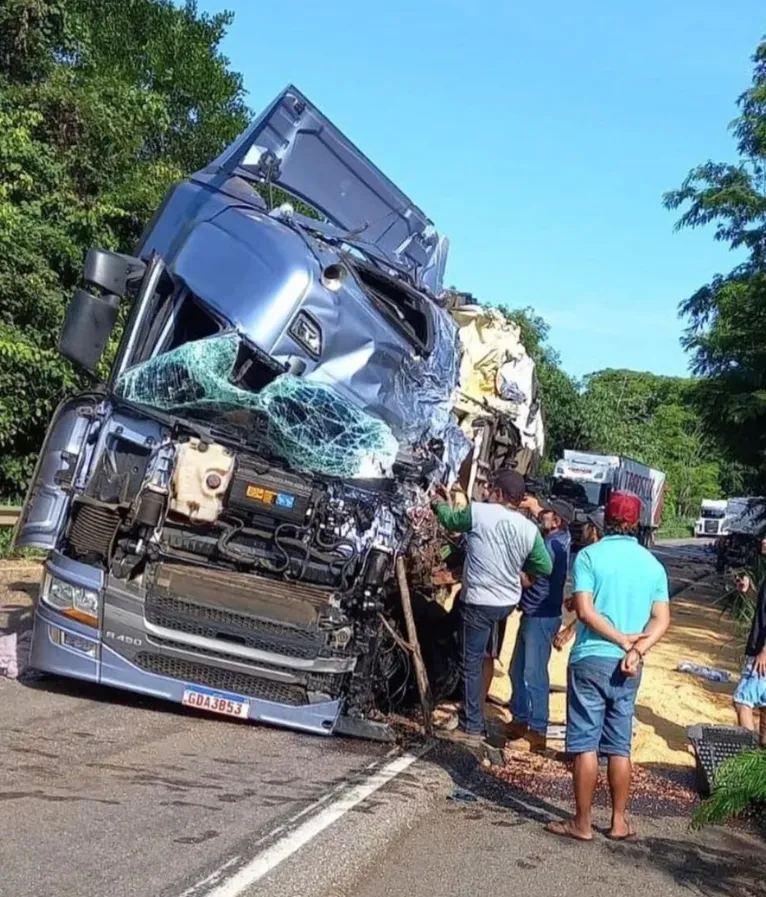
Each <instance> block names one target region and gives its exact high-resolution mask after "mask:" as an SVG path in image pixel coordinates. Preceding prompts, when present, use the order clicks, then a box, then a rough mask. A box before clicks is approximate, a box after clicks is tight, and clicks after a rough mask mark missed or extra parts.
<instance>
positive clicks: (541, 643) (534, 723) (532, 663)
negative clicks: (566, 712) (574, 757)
mask: <svg viewBox="0 0 766 897" xmlns="http://www.w3.org/2000/svg"><path fill="white" fill-rule="evenodd" d="M560 626H561V617H527V616H522V618H521V625H520V626H519V634H518V636H517V637H516V647H515V648H514V649H513V658H512V660H511V687H512V692H511V714H512V715H513V721H514V722H515V723H526V724H527V725H528V726H529V728H530V729H532V730H533V731H534V732H538V733H539V734H540V735H545V733H546V732H547V731H548V712H549V707H550V688H551V680H550V676H549V675H548V664H549V662H550V659H551V649H552V648H553V639H554V638H555V637H556V633H557V632H558V631H559V627H560Z"/></svg>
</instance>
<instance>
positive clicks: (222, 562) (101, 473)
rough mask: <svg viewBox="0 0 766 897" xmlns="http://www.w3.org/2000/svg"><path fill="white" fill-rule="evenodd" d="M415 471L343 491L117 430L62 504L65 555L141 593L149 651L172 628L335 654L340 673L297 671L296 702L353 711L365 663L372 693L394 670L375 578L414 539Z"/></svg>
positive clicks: (369, 695)
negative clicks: (299, 693) (69, 503)
mask: <svg viewBox="0 0 766 897" xmlns="http://www.w3.org/2000/svg"><path fill="white" fill-rule="evenodd" d="M408 474H409V477H408ZM416 477H417V468H416V467H414V466H413V467H412V468H411V469H409V468H405V469H403V471H400V476H399V478H398V479H397V480H392V479H388V480H373V481H359V480H357V481H353V483H351V484H349V483H347V482H346V483H343V482H339V481H335V480H330V479H325V478H320V477H313V478H312V477H309V476H304V475H298V474H295V473H293V472H291V471H288V470H286V469H285V468H284V467H282V466H279V465H278V464H276V463H274V462H273V461H269V460H266V459H265V458H261V457H258V456H257V455H255V454H251V453H244V452H241V451H237V450H236V449H234V448H231V447H227V446H224V445H221V444H218V443H215V442H206V441H204V440H202V439H199V438H197V437H191V438H186V439H184V440H183V441H170V440H169V441H168V442H166V443H164V444H161V445H157V446H152V447H151V448H150V449H147V450H143V451H141V450H139V447H138V446H137V445H136V444H134V443H132V442H130V441H128V440H127V439H124V438H121V437H120V436H119V435H117V436H115V437H114V438H113V439H112V440H111V444H110V450H108V451H105V452H104V453H103V454H102V456H101V459H100V462H99V466H98V467H97V469H96V472H95V474H94V476H92V477H91V479H90V481H89V483H88V485H87V487H86V490H85V492H84V493H82V494H80V495H77V496H76V498H75V509H74V512H73V515H72V523H71V525H70V528H69V531H68V533H67V544H66V549H65V551H66V553H67V554H68V555H69V556H70V557H72V558H73V559H75V560H80V561H85V562H87V563H90V564H98V565H99V566H102V567H103V568H104V569H105V570H107V571H108V573H109V575H110V577H111V578H112V579H113V580H114V581H115V582H119V583H122V584H123V586H124V587H126V588H128V589H129V590H130V591H131V592H134V593H138V594H140V595H141V596H142V597H143V601H144V616H145V621H146V623H147V624H148V625H149V626H151V627H155V629H156V631H158V632H160V631H161V633H162V635H161V637H160V638H159V642H158V644H159V645H160V646H162V643H163V640H165V641H167V642H168V643H170V642H172V639H173V633H178V632H182V633H186V634H189V633H192V634H194V635H195V636H197V637H199V638H201V639H205V640H208V641H207V642H205V644H208V643H209V644H214V645H216V646H217V647H218V648H219V649H220V650H222V651H223V650H226V647H227V646H231V645H237V646H246V647H252V648H257V649H260V650H265V651H272V652H274V654H277V655H278V654H283V655H287V656H292V657H305V658H307V659H312V658H314V659H315V658H321V657H328V658H335V659H336V660H337V659H338V658H345V659H347V660H348V663H347V664H346V666H347V669H348V673H349V674H351V673H353V675H339V674H336V673H328V674H327V675H326V676H321V675H320V676H317V675H313V676H307V677H303V678H304V681H303V682H302V685H303V687H304V688H305V694H304V696H303V697H304V700H308V701H318V700H321V699H323V698H324V697H326V696H328V695H329V696H330V697H332V698H337V697H339V696H341V695H342V696H344V697H346V698H347V699H348V703H349V706H350V707H351V708H352V709H353V707H356V709H358V710H359V711H362V710H366V709H369V707H370V706H371V705H372V704H373V703H374V701H375V698H376V695H375V694H374V686H375V682H376V679H377V680H378V682H377V684H378V686H381V684H382V683H381V682H380V681H379V677H376V676H374V675H372V674H371V669H372V667H373V666H374V665H375V664H379V663H381V662H382V663H383V664H384V665H385V666H386V676H385V677H384V678H385V679H386V681H385V683H384V687H383V689H382V691H381V692H380V693H379V694H378V695H377V697H378V698H379V699H380V697H381V695H383V696H385V694H387V693H389V692H390V687H391V683H390V681H389V680H391V678H392V677H393V678H396V676H397V672H398V674H399V678H402V677H403V676H404V675H405V672H402V670H401V668H400V667H401V664H402V663H403V659H402V658H401V657H398V658H397V659H396V661H395V662H394V660H393V659H392V657H391V656H386V650H387V649H386V646H385V645H383V642H384V641H385V639H383V640H382V639H381V632H380V630H381V623H380V616H381V615H382V616H384V617H385V618H386V619H387V620H388V621H389V622H388V629H389V630H390V629H391V628H393V629H396V628H397V627H398V623H397V619H396V618H397V611H396V609H395V608H394V602H393V601H392V600H391V595H390V594H389V591H390V590H387V589H386V584H387V582H388V581H390V578H391V573H392V567H393V559H394V555H395V553H396V552H398V551H401V550H403V549H404V548H405V547H406V543H407V541H408V539H413V538H414V539H415V540H417V536H418V532H419V528H418V526H417V525H416V526H413V513H414V511H413V509H414V508H416V507H417V506H418V505H420V506H421V507H422V508H426V507H427V506H426V499H425V493H424V492H423V490H422V489H421V488H420V487H419V486H418V484H417V482H416ZM405 509H406V510H405ZM429 513H430V512H429ZM426 516H427V515H426ZM423 535H425V533H424V534H423ZM381 651H382V652H383V653H382V654H380V652H381ZM391 653H392V652H391V651H389V655H390V654H391ZM141 660H142V659H141V658H140V657H139V658H138V661H137V662H139V663H140V662H141ZM152 662H153V663H156V661H155V660H153V661H152ZM397 665H398V667H397ZM395 667H397V669H395ZM183 674H184V675H185V676H186V677H187V678H188V677H189V676H190V675H191V672H190V671H189V670H184V671H183ZM402 687H403V686H402ZM280 700H282V698H280Z"/></svg>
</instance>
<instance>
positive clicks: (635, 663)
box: [620, 645, 644, 676]
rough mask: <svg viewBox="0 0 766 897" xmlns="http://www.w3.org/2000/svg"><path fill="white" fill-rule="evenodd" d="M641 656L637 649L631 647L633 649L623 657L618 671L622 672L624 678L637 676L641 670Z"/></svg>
mask: <svg viewBox="0 0 766 897" xmlns="http://www.w3.org/2000/svg"><path fill="white" fill-rule="evenodd" d="M643 659H644V658H643V656H642V655H641V652H640V651H639V649H638V648H637V647H636V646H635V645H633V647H632V648H631V649H630V650H629V651H628V653H627V654H626V655H625V657H623V658H622V663H621V664H620V670H622V672H623V674H624V675H625V676H637V675H638V672H639V670H640V669H641V662H642V661H643Z"/></svg>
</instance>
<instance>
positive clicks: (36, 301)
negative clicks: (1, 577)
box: [0, 0, 249, 499]
mask: <svg viewBox="0 0 766 897" xmlns="http://www.w3.org/2000/svg"><path fill="white" fill-rule="evenodd" d="M230 22H231V16H230V15H229V14H228V13H222V14H219V15H214V16H211V15H207V14H205V13H200V12H199V11H198V10H197V8H196V5H195V4H194V3H192V2H188V3H186V4H185V5H179V4H174V3H172V2H170V0H129V2H122V3H117V2H114V3H111V2H110V3H104V0H5V2H3V3H1V4H0V449H1V451H0V495H3V496H4V497H5V498H6V499H8V498H10V499H16V498H18V497H19V496H20V494H21V493H23V490H24V489H25V486H26V482H27V480H28V478H29V475H30V473H31V469H32V465H33V463H34V458H35V455H36V452H37V450H38V448H39V444H40V438H41V431H42V430H43V429H44V426H45V423H46V422H47V420H48V419H49V417H50V415H51V412H52V410H53V408H54V407H55V404H56V403H57V401H58V399H59V398H60V397H61V395H62V394H63V393H64V392H66V391H67V390H69V389H71V388H72V387H73V386H74V385H75V384H76V379H75V376H74V374H73V372H72V371H71V369H70V368H69V367H68V365H67V364H66V363H65V362H64V361H63V360H62V359H61V358H60V356H58V354H57V352H56V345H57V340H58V333H59V329H60V325H61V321H62V318H63V314H64V310H65V307H66V303H67V301H68V300H69V298H70V296H71V295H72V292H73V291H74V290H75V289H76V287H77V285H78V279H79V276H80V271H81V267H82V262H83V259H84V256H85V252H86V251H87V249H88V247H89V246H92V245H100V246H104V247H107V248H114V249H118V250H121V251H126V252H131V251H132V250H133V249H134V248H135V245H136V243H137V241H138V239H139V237H140V234H141V231H142V229H143V227H144V225H145V223H146V222H147V221H148V219H149V218H150V216H151V214H152V213H153V212H154V210H155V209H156V208H157V206H158V205H159V204H160V202H161V201H162V198H163V197H164V195H165V193H166V191H167V190H168V188H169V187H170V186H171V185H172V184H173V183H175V182H176V181H178V180H179V179H180V178H181V177H182V176H183V175H185V174H187V173H188V172H190V171H193V170H194V169H196V168H198V167H201V166H202V165H203V164H204V163H206V162H207V161H208V160H210V159H211V158H213V157H215V156H216V155H217V154H218V153H219V152H220V150H221V149H222V148H223V147H224V146H226V144H227V143H229V142H230V141H231V140H232V139H233V138H234V137H235V136H236V135H237V134H238V133H240V132H241V130H242V129H243V128H244V127H245V125H246V123H247V120H248V117H249V113H248V109H247V107H246V105H245V102H244V89H243V85H242V79H241V76H240V75H239V74H237V73H235V72H233V71H231V69H230V68H229V63H228V60H227V59H226V58H225V57H223V56H222V55H221V53H220V43H221V40H222V38H223V36H224V34H225V31H226V28H227V26H228V25H229V24H230Z"/></svg>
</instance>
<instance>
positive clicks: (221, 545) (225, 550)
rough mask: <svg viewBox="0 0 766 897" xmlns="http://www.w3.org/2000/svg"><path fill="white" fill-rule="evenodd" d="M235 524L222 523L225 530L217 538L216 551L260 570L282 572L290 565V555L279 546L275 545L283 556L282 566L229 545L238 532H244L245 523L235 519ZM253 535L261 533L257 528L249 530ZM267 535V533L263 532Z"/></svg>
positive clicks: (231, 559) (229, 558) (236, 561)
mask: <svg viewBox="0 0 766 897" xmlns="http://www.w3.org/2000/svg"><path fill="white" fill-rule="evenodd" d="M237 523H238V525H237V526H229V525H227V524H223V525H224V526H226V531H225V532H224V534H223V535H222V536H221V538H220V539H219V540H218V544H217V546H216V547H217V548H218V551H219V552H220V553H221V554H222V555H223V556H224V557H225V558H227V559H228V560H230V561H234V562H235V563H238V564H250V565H251V566H252V567H256V568H258V569H261V570H267V571H268V572H269V573H277V574H279V573H283V572H284V571H285V570H286V569H287V568H288V567H289V566H290V557H289V555H287V554H286V553H285V552H284V551H282V549H281V548H279V546H277V548H278V550H279V551H282V554H283V555H284V558H285V563H284V565H283V566H281V567H280V566H279V565H277V564H272V563H271V562H270V561H266V560H264V559H263V558H258V557H255V556H254V555H252V554H247V553H246V552H244V551H238V550H237V549H236V548H234V547H233V546H230V545H229V541H230V540H231V539H232V538H233V537H234V536H236V535H237V534H239V533H242V532H245V531H246V529H245V525H244V524H243V523H242V522H241V521H237ZM248 532H251V533H253V534H255V535H261V534H260V532H259V531H258V530H250V531H248ZM265 535H266V536H267V537H268V535H269V534H268V533H266V534H265Z"/></svg>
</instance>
